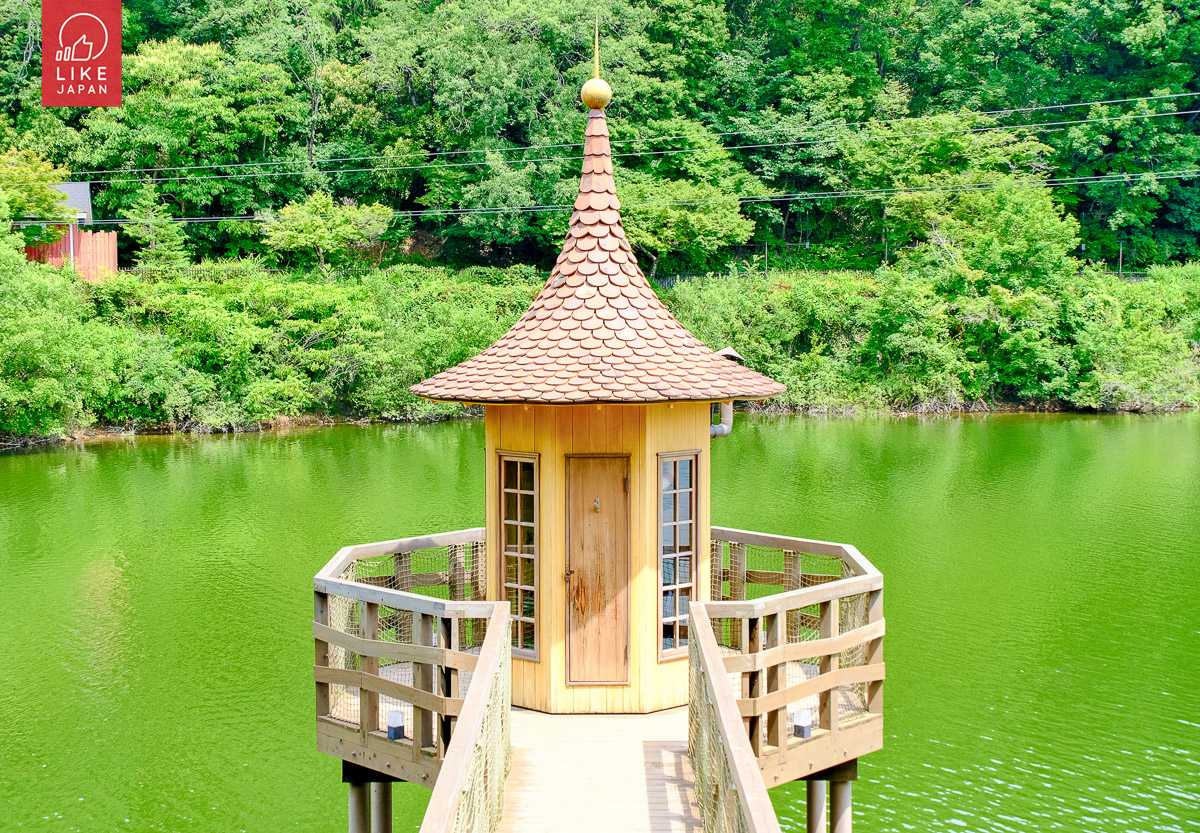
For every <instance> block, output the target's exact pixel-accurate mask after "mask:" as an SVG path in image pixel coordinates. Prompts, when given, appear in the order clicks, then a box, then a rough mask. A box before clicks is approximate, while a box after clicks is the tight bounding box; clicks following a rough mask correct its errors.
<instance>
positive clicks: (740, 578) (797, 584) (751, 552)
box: [709, 540, 848, 642]
mask: <svg viewBox="0 0 1200 833" xmlns="http://www.w3.org/2000/svg"><path fill="white" fill-rule="evenodd" d="M711 555H712V557H711V559H710V561H709V563H710V565H711V574H712V583H711V587H712V599H713V601H729V600H734V601H745V600H747V599H761V598H763V597H764V596H773V595H774V594H776V593H783V592H785V591H788V590H799V589H800V588H801V587H812V586H814V585H817V584H823V583H825V582H829V581H836V580H837V579H839V578H843V577H844V573H845V571H847V570H848V567H847V566H846V565H845V564H843V563H842V560H841V559H840V558H835V557H832V556H827V555H815V554H813V553H807V552H792V551H789V550H783V549H779V548H777V547H760V546H757V545H754V544H739V543H730V542H727V541H715V540H714V541H713V542H712V549H711ZM845 574H846V575H848V573H845ZM790 630H791V628H790V627H789V631H790ZM814 638H815V637H814ZM789 641H793V642H796V641H800V640H799V639H790V640H789Z"/></svg>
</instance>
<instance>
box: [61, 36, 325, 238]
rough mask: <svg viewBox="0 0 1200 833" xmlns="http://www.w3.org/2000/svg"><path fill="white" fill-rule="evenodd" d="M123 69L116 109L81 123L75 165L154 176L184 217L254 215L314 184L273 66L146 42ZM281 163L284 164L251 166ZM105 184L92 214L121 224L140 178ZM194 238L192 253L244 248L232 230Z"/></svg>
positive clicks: (206, 227) (296, 120) (206, 228)
mask: <svg viewBox="0 0 1200 833" xmlns="http://www.w3.org/2000/svg"><path fill="white" fill-rule="evenodd" d="M123 71H124V86H125V92H124V103H123V105H122V106H121V107H99V108H96V109H94V110H91V111H88V112H87V114H86V115H84V116H83V118H82V121H81V127H82V129H83V130H84V131H85V133H86V136H87V140H86V141H85V142H83V143H81V145H80V148H79V150H78V151H77V152H76V154H75V157H74V159H75V162H76V165H77V167H79V168H92V169H102V170H116V171H124V170H127V169H129V168H152V169H156V173H155V176H156V185H157V187H158V190H159V193H160V194H161V195H162V197H163V198H164V199H166V200H168V201H169V202H170V203H171V204H173V205H174V206H177V209H176V210H177V211H178V212H179V213H180V214H181V215H183V216H221V215H231V214H232V215H248V214H253V213H254V212H255V211H258V210H260V209H264V208H270V207H272V206H274V205H278V204H280V203H282V202H284V201H286V200H287V199H289V198H292V197H295V196H302V195H303V194H304V193H306V192H307V191H308V190H309V188H311V187H312V186H313V185H319V184H320V182H321V181H322V179H323V175H320V174H314V173H312V172H311V168H310V167H309V166H308V164H307V160H306V159H305V157H304V152H303V148H302V146H301V145H299V144H298V143H297V139H298V136H297V133H298V131H299V130H300V129H301V128H300V125H301V121H302V116H303V110H302V107H301V105H300V104H299V102H297V101H296V100H295V99H294V98H293V97H292V95H291V93H292V90H293V88H292V84H291V82H290V81H289V80H288V79H287V77H286V76H285V74H284V72H283V70H281V69H280V68H279V67H277V66H274V65H272V64H263V63H254V62H250V61H238V60H231V58H230V56H229V55H228V54H227V53H225V52H224V51H223V50H222V49H221V47H220V46H218V45H217V44H204V45H199V46H196V45H191V44H186V43H182V42H180V41H165V42H162V43H158V42H155V41H147V42H145V43H143V44H141V45H140V46H139V47H138V51H137V53H136V54H134V55H131V56H126V57H125V65H124V70H123ZM280 159H283V160H291V163H290V164H286V165H278V164H270V165H262V166H259V165H256V164H255V163H256V162H260V161H266V160H270V161H271V162H272V163H274V162H275V161H277V160H280ZM205 166H215V167H212V168H209V167H205ZM224 166H228V167H224ZM296 172H299V175H296ZM281 173H282V174H284V175H280V174H281ZM202 177H204V178H202ZM104 180H108V182H109V185H108V187H107V188H103V189H99V190H98V191H97V193H96V197H95V203H96V205H97V208H98V209H99V210H100V211H102V212H106V213H107V214H108V215H109V216H112V217H116V218H122V217H128V216H130V214H129V212H130V210H131V206H132V204H133V202H134V201H135V200H136V199H137V198H138V195H139V192H140V190H141V187H142V180H141V178H140V177H139V176H138V175H137V174H109V175H104V176H102V177H101V181H102V182H103V181H104ZM310 181H311V184H310ZM306 186H307V187H306ZM194 233H195V235H196V236H195V245H196V248H197V250H198V252H199V253H200V254H201V255H209V254H213V253H220V252H222V251H223V250H224V248H225V247H226V246H227V245H230V244H231V243H236V244H237V245H240V246H242V247H243V248H252V247H250V246H248V244H247V243H246V242H245V241H244V240H241V241H239V239H238V238H236V237H233V235H234V234H245V233H246V230H245V229H244V228H243V227H241V226H234V227H229V226H224V225H221V226H218V225H217V224H203V225H202V226H198V227H197V228H196V229H195V230H194Z"/></svg>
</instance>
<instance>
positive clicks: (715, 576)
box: [708, 539, 725, 644]
mask: <svg viewBox="0 0 1200 833" xmlns="http://www.w3.org/2000/svg"><path fill="white" fill-rule="evenodd" d="M708 561H709V563H708V576H709V585H708V597H709V598H710V599H712V600H713V601H714V602H719V601H721V600H722V599H723V598H724V597H725V544H724V543H723V542H721V541H718V540H716V539H713V540H712V541H711V542H710V543H709V547H708ZM720 641H721V640H720V639H718V640H717V643H718V644H719V643H720Z"/></svg>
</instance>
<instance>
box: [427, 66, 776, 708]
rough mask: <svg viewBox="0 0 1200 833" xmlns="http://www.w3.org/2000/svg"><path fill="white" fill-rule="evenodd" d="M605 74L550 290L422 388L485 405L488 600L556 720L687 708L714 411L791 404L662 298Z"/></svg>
mask: <svg viewBox="0 0 1200 833" xmlns="http://www.w3.org/2000/svg"><path fill="white" fill-rule="evenodd" d="M596 75H597V77H595V78H593V79H592V80H590V81H588V83H587V84H586V85H585V86H584V88H583V101H584V104H586V105H587V106H588V108H589V110H590V112H589V114H588V122H587V130H586V137H585V140H584V149H583V175H582V178H581V179H580V183H579V196H578V198H577V199H576V200H575V206H574V209H575V210H574V213H572V215H571V220H570V231H569V233H568V235H567V238H566V242H565V243H564V244H563V248H562V253H561V254H560V255H559V257H558V261H557V263H556V264H555V266H554V270H553V271H552V272H551V273H550V278H549V280H548V281H547V282H546V285H545V286H544V287H543V288H542V291H541V292H540V293H539V294H538V296H537V298H536V299H535V300H534V302H533V306H532V307H530V309H529V311H528V312H526V313H525V315H524V316H522V317H521V319H520V320H519V321H518V322H517V323H516V324H515V325H513V327H512V329H510V330H509V331H508V333H506V334H505V335H504V337H503V338H501V339H500V340H499V341H497V342H496V343H495V344H493V345H492V346H491V347H489V348H488V349H486V350H485V351H483V353H481V354H480V355H478V356H476V357H474V358H472V359H469V360H467V361H465V362H463V363H462V364H460V365H458V366H457V367H453V368H451V369H449V370H446V371H444V372H442V373H439V374H438V375H436V376H434V377H432V378H430V379H427V380H425V381H424V382H421V383H420V384H417V385H414V386H413V387H412V391H413V392H414V393H416V394H418V395H420V396H424V397H427V398H429V399H436V400H444V401H456V402H462V403H464V404H482V405H484V406H485V411H486V418H487V464H486V483H487V496H486V507H487V508H486V518H487V521H486V526H487V559H488V561H487V564H488V570H487V575H488V588H487V594H488V595H487V598H488V599H490V600H508V601H509V603H510V604H511V609H512V619H513V625H512V627H513V630H512V654H513V677H512V688H513V691H512V699H513V704H514V705H517V706H523V707H526V708H531V709H536V710H539V711H544V712H555V713H574V712H588V713H604V712H650V711H655V710H658V709H664V708H670V707H673V706H679V705H682V704H684V703H686V702H687V698H688V679H687V670H688V669H687V644H688V639H689V632H688V628H689V620H688V606H689V604H690V603H691V601H693V600H706V599H708V598H709V575H710V564H709V550H710V545H709V442H710V437H711V436H713V435H721V434H722V433H727V428H725V429H722V427H721V426H714V425H712V417H711V406H712V404H713V403H718V402H719V403H722V404H723V405H730V404H731V403H732V401H733V400H735V399H761V398H766V397H771V396H775V395H777V394H779V393H782V392H783V391H784V389H785V388H784V386H783V385H781V384H779V383H778V382H775V381H773V380H771V379H768V378H767V377H765V376H762V375H761V374H758V373H755V372H754V371H752V370H749V369H747V368H745V367H743V366H741V365H740V364H738V363H737V362H734V361H732V360H730V359H727V358H724V357H723V356H720V355H718V354H716V353H714V352H713V351H712V350H710V349H709V348H708V347H706V346H705V345H704V344H702V343H701V342H700V341H699V340H698V339H696V338H695V337H694V336H693V335H692V334H691V333H689V332H688V331H687V330H686V329H684V328H683V326H682V325H681V324H680V323H679V322H678V321H676V320H675V318H674V317H673V316H672V315H671V313H670V312H668V311H667V309H666V307H665V306H663V304H662V302H661V301H660V300H659V299H658V297H657V296H656V295H655V294H654V290H653V289H651V288H650V284H649V283H648V282H647V280H646V278H645V276H644V275H643V274H642V271H641V269H640V268H638V265H637V259H636V258H635V257H634V255H633V252H632V251H631V249H630V246H629V242H628V240H627V239H626V237H625V230H624V228H623V227H622V224H621V215H620V207H621V203H620V200H618V199H617V195H616V189H615V187H614V184H613V162H612V150H611V148H610V145H609V134H608V126H607V123H606V121H605V116H604V108H605V106H606V105H607V104H608V102H609V100H610V99H611V96H612V92H611V90H610V89H609V87H608V84H606V83H605V82H604V81H603V80H601V79H600V78H599V77H598V75H599V73H598V71H597V73H596ZM726 413H727V414H730V415H731V413H732V412H731V410H728V409H727V410H726ZM730 418H731V416H730Z"/></svg>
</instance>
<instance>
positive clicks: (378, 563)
mask: <svg viewBox="0 0 1200 833" xmlns="http://www.w3.org/2000/svg"><path fill="white" fill-rule="evenodd" d="M486 562H487V558H486V556H485V548H484V542H483V540H482V538H481V539H480V540H479V541H471V542H467V543H465V544H450V545H449V546H444V547H430V548H427V549H421V550H414V551H412V552H399V553H392V554H388V555H379V556H375V557H373V558H363V559H360V560H358V561H355V562H354V563H353V564H351V565H350V567H349V568H347V570H346V575H344V576H343V578H345V579H348V580H350V581H357V582H361V583H363V584H371V585H374V586H376V587H387V588H390V589H392V590H403V591H404V592H405V593H415V594H416V595H418V596H429V597H430V598H434V599H447V600H450V601H456V602H462V601H481V600H483V599H484V598H486V596H487V564H486ZM392 625H393V627H394V629H395V641H397V642H405V643H411V642H412V614H411V613H407V612H405V611H399V612H398V614H397V616H396V619H395V621H394V622H393V623H392ZM458 629H459V633H458V641H459V645H458V647H459V649H461V650H468V649H470V648H478V647H479V646H480V645H482V644H483V638H484V636H485V635H486V633H487V623H486V620H484V619H463V620H462V621H461V622H460V623H459V625H458Z"/></svg>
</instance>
